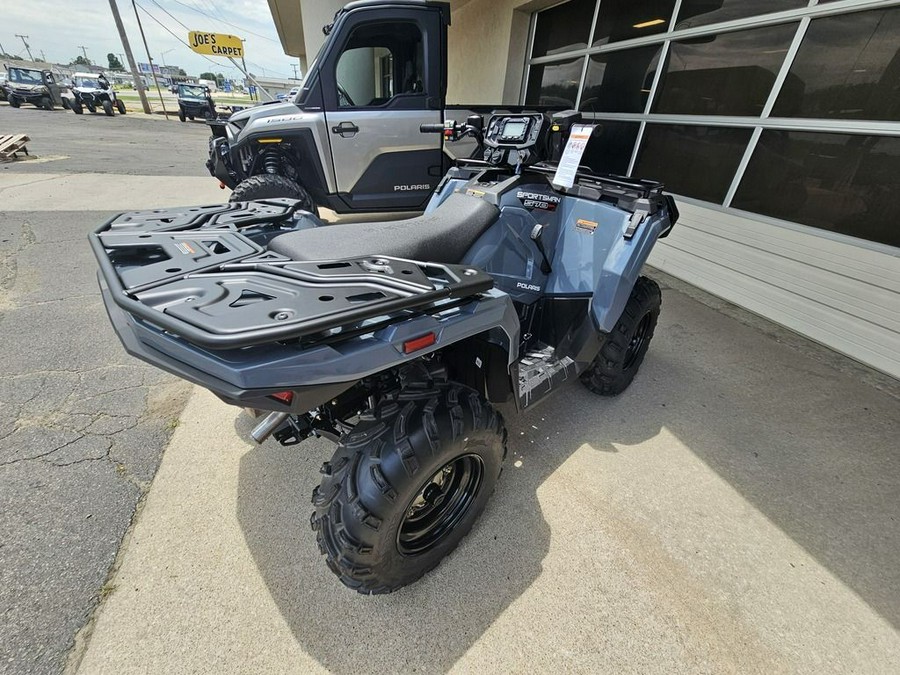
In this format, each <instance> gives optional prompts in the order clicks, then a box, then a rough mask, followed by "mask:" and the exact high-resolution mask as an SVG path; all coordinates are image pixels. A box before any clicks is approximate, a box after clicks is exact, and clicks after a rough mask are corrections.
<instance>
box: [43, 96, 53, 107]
mask: <svg viewBox="0 0 900 675" xmlns="http://www.w3.org/2000/svg"><path fill="white" fill-rule="evenodd" d="M41 107H42V108H43V109H44V110H53V101H51V100H50V97H49V96H44V97H42V98H41Z"/></svg>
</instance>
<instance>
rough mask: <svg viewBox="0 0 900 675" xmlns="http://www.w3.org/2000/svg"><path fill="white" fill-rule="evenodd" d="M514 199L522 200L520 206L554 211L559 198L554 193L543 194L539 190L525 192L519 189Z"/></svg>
mask: <svg viewBox="0 0 900 675" xmlns="http://www.w3.org/2000/svg"><path fill="white" fill-rule="evenodd" d="M516 199H519V200H521V201H522V206H524V207H525V208H526V209H540V210H541V211H556V207H557V206H559V202H560V198H559V197H557V196H556V195H545V194H543V193H540V192H525V191H524V190H519V191H518V192H517V193H516Z"/></svg>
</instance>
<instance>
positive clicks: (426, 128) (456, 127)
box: [419, 117, 483, 148]
mask: <svg viewBox="0 0 900 675" xmlns="http://www.w3.org/2000/svg"><path fill="white" fill-rule="evenodd" d="M470 119H471V118H470ZM479 119H480V117H479ZM419 131H420V132H421V133H423V134H443V135H444V140H445V141H458V140H460V139H461V138H465V137H466V136H471V137H472V138H474V139H475V140H476V142H477V143H478V147H479V148H480V147H481V142H482V140H483V139H482V135H481V126H480V124H479V125H475V124H470V123H468V122H466V123H465V124H459V123H457V122H455V121H454V120H447V121H446V122H444V123H443V124H420V125H419Z"/></svg>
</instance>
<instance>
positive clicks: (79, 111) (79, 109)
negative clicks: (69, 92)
mask: <svg viewBox="0 0 900 675" xmlns="http://www.w3.org/2000/svg"><path fill="white" fill-rule="evenodd" d="M69 109H70V110H71V111H72V112H73V113H75V114H76V115H83V114H84V106H82V105H81V101H72V103H71V104H70V105H69Z"/></svg>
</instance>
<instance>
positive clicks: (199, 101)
mask: <svg viewBox="0 0 900 675" xmlns="http://www.w3.org/2000/svg"><path fill="white" fill-rule="evenodd" d="M177 94H178V119H179V120H181V121H182V122H184V121H185V119H189V120H192V121H193V119H194V118H195V117H200V118H202V119H205V120H214V119H215V118H216V105H215V103H213V100H212V95H211V94H210V93H209V87H206V86H204V85H202V84H179V85H178V91H177Z"/></svg>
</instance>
